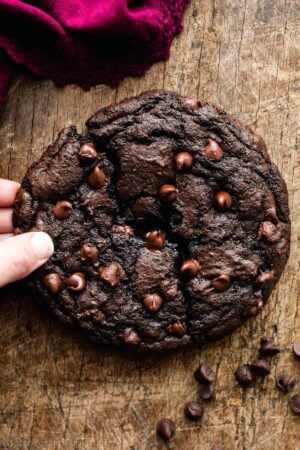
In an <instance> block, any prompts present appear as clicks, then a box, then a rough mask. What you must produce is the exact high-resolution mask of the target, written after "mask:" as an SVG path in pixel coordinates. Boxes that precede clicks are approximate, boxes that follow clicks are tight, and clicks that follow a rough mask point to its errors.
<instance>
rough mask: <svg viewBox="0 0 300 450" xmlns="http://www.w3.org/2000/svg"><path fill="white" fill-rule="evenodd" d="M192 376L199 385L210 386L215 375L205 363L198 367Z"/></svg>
mask: <svg viewBox="0 0 300 450" xmlns="http://www.w3.org/2000/svg"><path fill="white" fill-rule="evenodd" d="M194 376H195V379H196V380H197V381H198V382H199V383H204V384H210V383H212V382H213V381H215V374H214V372H213V370H212V369H211V367H210V366H209V365H208V364H207V363H206V362H204V363H202V364H201V365H200V366H199V367H198V369H197V370H196V372H195V374H194Z"/></svg>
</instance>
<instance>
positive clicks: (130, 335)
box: [120, 328, 141, 345]
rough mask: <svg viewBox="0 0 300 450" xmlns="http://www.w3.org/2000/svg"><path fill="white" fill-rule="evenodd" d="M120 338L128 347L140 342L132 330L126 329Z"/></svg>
mask: <svg viewBox="0 0 300 450" xmlns="http://www.w3.org/2000/svg"><path fill="white" fill-rule="evenodd" d="M120 337H121V339H122V341H123V342H124V343H125V344H129V345H138V344H139V343H140V342H141V338H140V337H139V335H138V334H137V332H136V331H134V329H133V328H126V329H125V330H124V331H123V333H122V334H121V335H120Z"/></svg>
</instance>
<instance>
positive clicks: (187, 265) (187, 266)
mask: <svg viewBox="0 0 300 450" xmlns="http://www.w3.org/2000/svg"><path fill="white" fill-rule="evenodd" d="M199 271H200V264H199V263H198V261H197V260H196V259H194V258H191V259H186V260H185V261H183V263H182V265H181V268H180V272H181V273H182V274H183V275H185V276H186V277H188V278H193V277H195V276H196V275H197V274H198V273H199Z"/></svg>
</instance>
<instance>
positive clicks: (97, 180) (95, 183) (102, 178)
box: [87, 166, 106, 189]
mask: <svg viewBox="0 0 300 450" xmlns="http://www.w3.org/2000/svg"><path fill="white" fill-rule="evenodd" d="M87 183H88V185H89V186H91V187H92V188H93V189H100V188H102V187H103V186H104V185H105V183H106V175H105V173H104V172H103V170H102V169H100V167H99V166H96V167H95V168H94V169H93V170H92V172H90V173H89V175H88V177H87Z"/></svg>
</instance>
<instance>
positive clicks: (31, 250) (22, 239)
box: [0, 232, 54, 287]
mask: <svg viewBox="0 0 300 450" xmlns="http://www.w3.org/2000/svg"><path fill="white" fill-rule="evenodd" d="M53 251H54V246H53V242H52V239H51V238H50V236H49V235H48V234H46V233H43V232H34V233H25V234H20V235H18V236H14V237H11V238H9V239H6V240H4V241H2V242H0V287H2V286H4V285H5V284H8V283H12V282H13V281H17V280H21V279H22V278H24V277H26V276H27V275H29V274H30V273H31V272H33V271H34V270H35V269H37V268H38V267H40V266H41V265H42V264H44V263H45V262H46V261H47V259H48V258H50V256H51V255H52V253H53Z"/></svg>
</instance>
